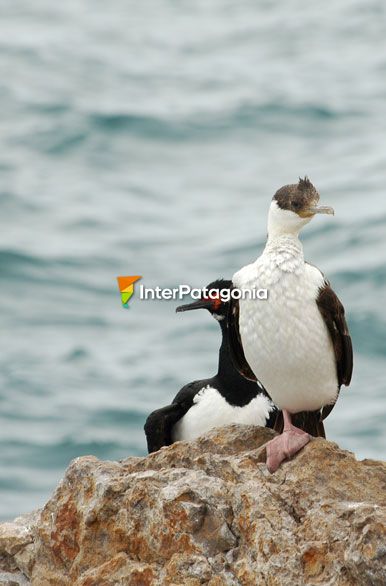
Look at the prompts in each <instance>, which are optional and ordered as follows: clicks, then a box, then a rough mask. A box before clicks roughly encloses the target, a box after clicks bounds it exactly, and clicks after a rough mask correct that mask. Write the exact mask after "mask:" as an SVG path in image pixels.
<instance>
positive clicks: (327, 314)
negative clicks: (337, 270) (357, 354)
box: [316, 281, 353, 419]
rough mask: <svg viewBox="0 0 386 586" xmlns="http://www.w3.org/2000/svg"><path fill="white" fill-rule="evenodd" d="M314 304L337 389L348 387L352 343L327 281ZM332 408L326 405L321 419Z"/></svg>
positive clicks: (339, 304)
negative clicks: (326, 334) (332, 360)
mask: <svg viewBox="0 0 386 586" xmlns="http://www.w3.org/2000/svg"><path fill="white" fill-rule="evenodd" d="M316 303H317V305H318V307H319V311H320V313H321V314H322V317H323V319H324V322H325V324H326V326H327V329H328V331H329V333H330V336H331V340H332V345H333V348H334V353H335V361H336V371H337V375H338V384H339V389H340V387H341V386H342V385H345V386H346V387H348V385H349V384H350V382H351V376H352V371H353V349H352V342H351V337H350V333H349V330H348V326H347V322H346V318H345V313H344V307H343V305H342V303H341V301H340V300H339V298H338V296H337V295H336V294H335V293H334V291H333V290H332V289H331V287H330V283H329V282H328V281H325V284H324V287H322V288H321V289H320V292H319V296H318V298H317V300H316ZM333 406H334V405H326V406H325V407H324V408H323V411H322V418H323V419H325V418H326V417H327V415H329V413H330V412H331V410H332V408H333Z"/></svg>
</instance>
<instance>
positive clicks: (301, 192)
mask: <svg viewBox="0 0 386 586" xmlns="http://www.w3.org/2000/svg"><path fill="white" fill-rule="evenodd" d="M319 198H320V196H319V193H318V192H317V190H316V189H315V187H314V186H313V185H312V183H311V181H310V180H309V179H308V177H304V179H299V183H294V184H292V185H284V187H281V188H280V189H279V190H278V191H277V192H276V193H275V195H274V196H273V200H274V201H276V203H277V205H278V206H279V208H280V209H282V210H289V211H291V212H295V214H298V216H300V217H301V218H307V217H309V216H313V215H314V213H315V211H316V209H317V204H318V202H319Z"/></svg>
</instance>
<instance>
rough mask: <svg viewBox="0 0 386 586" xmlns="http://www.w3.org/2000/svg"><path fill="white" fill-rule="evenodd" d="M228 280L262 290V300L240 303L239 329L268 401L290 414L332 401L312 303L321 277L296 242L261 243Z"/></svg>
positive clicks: (329, 358)
mask: <svg viewBox="0 0 386 586" xmlns="http://www.w3.org/2000/svg"><path fill="white" fill-rule="evenodd" d="M233 282H234V284H235V286H236V287H240V288H249V287H263V288H266V289H268V299H267V300H266V301H261V300H247V299H245V300H240V318H239V328H240V335H241V340H242V344H243V348H244V353H245V357H246V359H247V361H248V363H249V365H250V367H251V368H252V370H253V372H254V373H255V374H256V376H257V377H258V378H259V380H260V381H261V382H262V383H263V385H264V386H265V388H266V389H267V391H268V393H269V395H270V396H271V397H272V400H273V401H274V403H275V404H277V405H278V406H279V407H280V408H281V409H287V410H288V411H290V412H292V413H296V412H298V411H303V410H305V411H313V410H316V409H320V408H321V407H322V406H323V405H327V404H330V403H333V402H335V400H336V396H337V392H338V381H337V374H336V364H335V355H334V350H333V346H332V341H331V338H330V335H329V332H328V330H327V327H326V325H325V323H324V320H323V318H322V316H321V314H320V311H319V309H318V306H317V304H316V298H317V296H318V291H319V288H320V287H321V286H323V283H324V278H323V275H322V274H321V273H320V271H319V270H318V269H317V268H315V267H313V266H311V265H308V264H306V263H304V259H303V252H302V247H301V244H300V242H299V241H298V239H297V238H296V239H294V238H293V237H289V238H288V239H287V240H285V239H283V238H281V239H280V244H277V243H276V245H275V243H273V244H271V245H267V247H266V250H265V251H264V253H263V254H262V256H261V257H260V258H258V259H257V261H256V262H255V263H253V264H251V265H248V266H247V267H244V268H243V269H241V270H240V271H239V272H238V273H236V274H235V275H234V277H233Z"/></svg>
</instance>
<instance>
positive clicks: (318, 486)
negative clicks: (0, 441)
mask: <svg viewBox="0 0 386 586" xmlns="http://www.w3.org/2000/svg"><path fill="white" fill-rule="evenodd" d="M272 435H273V432H272V431H271V430H268V429H265V428H258V427H253V426H236V425H234V426H230V427H226V428H221V429H216V430H213V431H211V432H210V433H208V434H206V435H205V436H203V437H201V438H199V439H197V440H196V441H194V442H190V443H187V442H178V443H175V444H173V445H172V446H169V447H166V448H162V449H161V450H160V451H159V452H156V453H153V454H151V455H149V456H147V457H144V458H134V457H131V458H128V459H126V460H123V461H121V462H103V461H99V460H97V459H96V458H95V457H92V456H86V457H82V458H78V459H76V460H74V461H73V462H72V463H71V465H70V466H69V468H68V470H67V472H66V474H65V477H64V479H63V480H62V482H61V483H60V484H59V486H58V488H57V489H56V491H55V493H54V494H53V496H52V498H51V499H50V500H49V501H48V503H47V504H46V506H45V507H44V508H43V509H42V511H40V512H38V513H36V514H35V515H34V516H33V517H28V518H25V519H23V518H20V519H18V520H16V521H15V522H13V523H4V524H3V525H0V561H1V565H0V568H2V569H3V575H1V574H0V585H1V584H4V585H11V584H16V585H17V584H20V585H23V586H25V585H26V584H32V585H33V586H118V585H130V586H137V585H138V586H182V585H183V586H199V585H201V584H206V585H208V586H236V585H237V586H239V585H241V586H254V585H260V584H261V585H267V586H286V585H290V586H294V585H299V586H301V585H305V586H313V585H315V586H316V585H326V586H327V585H331V586H332V585H334V586H353V585H355V586H361V585H363V586H365V585H371V586H377V585H379V586H381V585H382V586H384V584H386V545H385V544H386V539H385V537H386V512H385V504H386V503H385V501H386V465H385V463H383V462H377V461H370V460H365V461H362V462H358V461H357V460H356V459H355V457H354V456H353V455H352V454H351V453H349V452H347V451H343V450H341V449H339V448H338V447H337V446H336V445H335V444H333V443H331V442H328V441H326V440H322V439H315V440H313V441H312V442H311V443H310V444H309V445H308V446H306V448H305V449H304V450H302V451H301V452H300V453H299V454H298V455H297V457H296V458H294V459H293V460H292V461H289V462H286V463H285V464H283V465H282V466H281V468H280V469H279V470H278V472H276V473H275V474H273V475H271V474H269V473H268V471H267V469H266V466H265V463H264V458H265V453H264V452H265V449H264V444H265V443H266V442H267V441H268V440H269V439H270V438H271V437H272ZM2 576H4V577H2ZM2 580H3V581H2ZM7 580H8V581H7ZM23 580H24V581H23Z"/></svg>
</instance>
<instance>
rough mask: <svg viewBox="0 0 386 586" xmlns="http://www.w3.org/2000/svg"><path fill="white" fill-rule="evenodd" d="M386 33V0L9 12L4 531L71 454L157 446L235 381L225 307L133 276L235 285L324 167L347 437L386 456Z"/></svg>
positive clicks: (319, 244)
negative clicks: (223, 357) (123, 289)
mask: <svg viewBox="0 0 386 586" xmlns="http://www.w3.org/2000/svg"><path fill="white" fill-rule="evenodd" d="M385 38H386V8H385V3H384V2H382V1H381V0H336V2H334V3H330V4H328V5H323V4H322V3H320V2H319V3H317V2H306V1H305V0H291V1H290V2H285V3H284V2H282V3H273V2H268V1H267V0H260V1H258V0H254V1H251V0H249V1H247V0H241V1H237V2H236V1H235V0H234V1H229V0H228V1H227V0H211V2H204V1H203V0H197V1H195V2H187V1H184V0H181V1H179V2H176V1H173V0H157V1H151V0H149V1H147V2H142V3H138V2H131V1H127V0H114V1H113V2H111V3H108V4H106V2H102V1H101V0H69V1H67V2H65V3H53V2H51V1H50V0H34V2H33V3H31V2H27V0H3V1H2V2H1V3H0V70H1V72H2V74H1V76H0V100H1V102H0V103H1V112H0V179H1V181H0V222H1V230H0V282H1V303H0V311H1V352H0V377H1V382H0V447H1V449H0V517H1V518H2V519H7V518H12V517H14V516H15V515H17V514H20V513H24V512H27V511H29V510H32V509H34V508H36V507H38V506H41V505H42V504H43V503H44V502H45V501H46V500H47V498H48V496H49V495H50V493H51V492H52V490H53V489H54V487H55V485H56V484H57V482H58V481H59V479H60V478H61V477H62V475H63V472H64V470H65V468H66V466H67V465H68V464H69V462H70V461H71V459H72V458H75V457H77V456H81V455H85V454H94V455H96V456H98V457H99V458H107V459H120V458H124V457H126V456H129V455H142V454H144V453H145V452H146V447H145V437H144V434H143V424H144V421H145V418H146V416H147V415H148V413H149V412H150V411H151V410H153V409H154V408H157V407H160V406H162V405H164V404H167V403H168V402H170V400H171V399H172V398H173V397H174V395H175V394H176V393H177V391H178V390H179V389H180V387H181V386H182V385H184V384H185V383H187V382H189V381H191V380H194V379H195V378H203V377H205V376H210V375H211V374H213V373H214V372H215V369H216V364H217V348H218V346H219V342H220V340H219V329H218V326H217V324H216V323H215V321H214V320H212V319H211V318H210V316H209V315H208V314H207V313H206V312H201V313H200V312H195V313H194V314H193V313H192V314H186V315H185V314H177V315H176V314H175V311H174V310H175V307H176V305H177V304H178V302H177V301H163V302H161V301H158V302H156V301H154V302H143V301H140V300H139V299H138V297H137V298H135V297H134V298H133V299H132V301H131V307H130V309H129V310H125V309H123V308H122V306H121V303H120V298H119V294H118V290H117V284H116V276H117V275H135V274H138V275H142V276H143V279H142V283H143V284H144V285H146V286H149V287H150V286H154V285H160V286H177V285H178V284H180V283H186V284H190V285H192V286H195V287H200V286H203V285H205V284H207V283H209V282H210V281H211V280H213V279H214V278H217V277H221V276H222V277H228V278H229V277H230V276H231V275H232V274H233V273H234V272H235V270H237V269H238V268H240V267H241V266H243V265H244V264H246V263H248V262H250V261H252V260H253V259H254V258H256V257H257V255H258V254H260V252H261V250H262V246H263V245H264V240H265V233H266V214H267V209H268V205H269V202H270V199H271V197H272V195H273V193H274V192H275V191H276V189H277V188H278V187H280V186H281V185H283V184H285V183H291V182H295V181H296V180H297V178H298V176H299V175H304V174H308V175H309V176H310V178H311V180H312V181H313V182H314V183H315V184H316V186H317V187H318V188H319V190H320V193H321V198H322V201H323V203H324V204H329V205H332V206H334V208H335V211H336V215H335V217H334V218H331V217H320V218H319V217H318V218H315V220H314V221H313V222H312V223H311V224H310V225H309V226H307V227H306V229H305V230H304V233H303V242H304V247H305V254H306V257H307V259H308V260H310V261H311V262H313V263H314V264H317V265H318V266H319V267H320V268H321V269H322V270H323V271H324V272H325V273H326V275H327V276H328V277H329V278H330V280H331V282H332V285H333V287H334V288H335V290H336V292H337V293H338V295H339V296H340V298H341V299H342V301H343V303H344V305H345V307H346V310H347V316H348V321H349V326H350V329H351V333H352V337H353V343H354V350H355V370H354V377H353V381H352V385H351V386H350V388H349V389H345V388H343V389H342V392H341V396H340V399H339V402H338V404H337V406H336V408H335V409H334V410H333V412H332V414H331V416H330V417H329V418H328V420H327V422H326V429H327V434H328V437H329V438H330V439H332V440H334V441H337V442H338V443H339V444H340V445H341V446H342V447H343V448H347V449H349V450H352V451H354V452H355V453H356V454H357V455H358V457H360V458H384V457H385V443H386V431H385V416H386V392H385V389H386V387H385V354H386V335H385V328H386V246H385V244H386V242H385V240H386V45H385Z"/></svg>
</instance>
